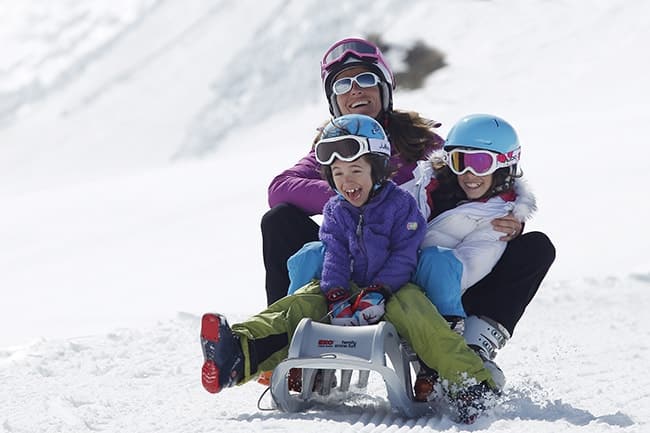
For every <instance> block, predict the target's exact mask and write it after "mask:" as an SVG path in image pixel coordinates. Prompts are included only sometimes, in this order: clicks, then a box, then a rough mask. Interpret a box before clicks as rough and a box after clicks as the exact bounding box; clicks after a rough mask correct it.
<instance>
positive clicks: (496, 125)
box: [444, 114, 520, 154]
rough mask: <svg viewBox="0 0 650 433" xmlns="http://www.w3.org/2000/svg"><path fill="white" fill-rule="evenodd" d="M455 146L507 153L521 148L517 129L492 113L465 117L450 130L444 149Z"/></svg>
mask: <svg viewBox="0 0 650 433" xmlns="http://www.w3.org/2000/svg"><path fill="white" fill-rule="evenodd" d="M455 147H466V148H470V149H482V150H489V151H491V152H495V153H500V154H507V153H509V152H513V151H516V150H518V149H519V148H520V146H519V138H518V137H517V133H516V132H515V129H514V128H513V127H512V126H511V125H510V124H509V123H508V122H506V121H505V120H503V119H501V118H500V117H497V116H493V115H491V114H471V115H469V116H465V117H463V118H462V119H461V120H459V121H458V122H456V124H455V125H454V126H453V127H452V128H451V131H449V135H447V140H445V145H444V149H445V150H451V149H453V148H455Z"/></svg>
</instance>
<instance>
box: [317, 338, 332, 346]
mask: <svg viewBox="0 0 650 433" xmlns="http://www.w3.org/2000/svg"><path fill="white" fill-rule="evenodd" d="M332 346H334V340H325V339H323V338H321V339H320V340H318V347H332Z"/></svg>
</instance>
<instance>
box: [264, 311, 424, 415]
mask: <svg viewBox="0 0 650 433" xmlns="http://www.w3.org/2000/svg"><path fill="white" fill-rule="evenodd" d="M416 360H417V359H416V356H415V354H414V353H413V352H412V351H411V350H410V349H409V348H408V346H407V345H406V344H405V343H404V342H402V340H401V339H400V337H399V335H398V334H397V331H396V330H395V327H394V326H393V325H392V324H390V323H388V322H379V323H378V324H376V325H368V326H334V325H329V324H324V323H318V322H312V320H311V319H302V320H301V321H300V323H299V324H298V327H297V328H296V332H295V333H294V335H293V338H292V339H291V345H290V346H289V355H288V358H287V359H285V360H284V361H282V362H281V363H280V364H278V366H277V367H276V368H275V370H274V371H273V376H272V378H271V395H272V397H273V400H274V402H275V404H276V405H277V407H278V408H279V409H280V410H283V411H285V412H300V411H304V410H306V409H308V408H309V407H310V406H312V404H313V403H314V398H315V396H316V395H321V396H322V395H328V394H329V393H330V391H331V390H332V389H334V388H337V389H338V390H339V391H343V392H345V391H348V390H349V386H350V382H351V379H352V373H353V371H355V370H356V371H358V372H359V382H358V384H357V386H358V387H359V388H364V387H365V386H366V385H367V383H368V377H369V375H370V372H371V371H376V372H377V373H379V374H380V375H381V377H382V378H383V380H384V383H385V385H386V390H387V396H388V400H389V401H390V403H391V406H392V407H393V408H394V409H396V410H397V411H398V412H399V413H400V414H402V415H404V416H406V417H417V416H421V415H424V414H425V413H427V412H429V413H430V411H431V408H430V406H429V404H428V403H426V402H418V401H415V399H414V394H413V385H412V376H411V367H412V366H411V364H412V363H413V369H414V372H417V368H418V367H417V362H416ZM292 368H300V369H302V391H301V392H300V393H290V391H289V388H288V374H289V370H290V369H292ZM319 370H321V373H320V377H319V379H320V382H321V385H320V386H319V387H317V389H318V390H317V391H314V386H313V385H314V381H315V379H316V373H317V372H318V371H319ZM337 370H341V372H340V383H339V384H338V385H336V383H335V373H336V371H337Z"/></svg>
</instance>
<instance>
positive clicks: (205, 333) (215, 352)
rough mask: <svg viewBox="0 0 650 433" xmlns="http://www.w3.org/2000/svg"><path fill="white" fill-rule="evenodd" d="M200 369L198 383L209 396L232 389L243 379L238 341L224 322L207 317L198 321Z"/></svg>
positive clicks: (215, 317) (242, 355) (214, 316)
mask: <svg viewBox="0 0 650 433" xmlns="http://www.w3.org/2000/svg"><path fill="white" fill-rule="evenodd" d="M201 348H202V349H203V359H204V361H203V368H202V374H201V383H202V384H203V388H205V389H206V390H207V391H208V392H211V393H213V394H215V393H217V392H220V391H221V390H222V389H223V388H228V387H231V386H235V385H236V384H237V383H239V381H241V379H242V377H243V376H244V354H243V353H242V350H241V345H240V343H239V338H238V337H237V336H236V335H235V334H233V332H232V330H231V329H230V326H229V325H228V322H227V321H226V318H225V317H224V316H222V315H221V314H213V313H207V314H204V315H203V318H202V319H201Z"/></svg>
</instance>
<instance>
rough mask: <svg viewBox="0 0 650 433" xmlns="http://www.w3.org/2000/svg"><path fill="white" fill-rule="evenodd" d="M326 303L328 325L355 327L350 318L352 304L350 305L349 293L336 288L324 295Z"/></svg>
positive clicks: (352, 313) (352, 312)
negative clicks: (328, 317)
mask: <svg viewBox="0 0 650 433" xmlns="http://www.w3.org/2000/svg"><path fill="white" fill-rule="evenodd" d="M325 298H327V303H328V310H329V313H328V315H329V316H330V323H331V324H332V325H341V326H351V325H356V324H357V323H354V321H353V318H352V316H353V315H354V310H352V304H350V292H349V291H347V290H345V289H343V288H341V287H337V288H334V289H330V290H329V291H328V292H327V293H326V294H325Z"/></svg>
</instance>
